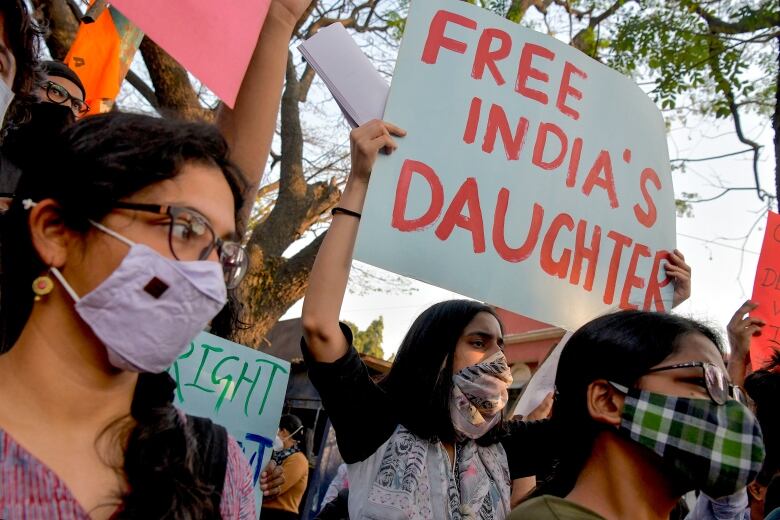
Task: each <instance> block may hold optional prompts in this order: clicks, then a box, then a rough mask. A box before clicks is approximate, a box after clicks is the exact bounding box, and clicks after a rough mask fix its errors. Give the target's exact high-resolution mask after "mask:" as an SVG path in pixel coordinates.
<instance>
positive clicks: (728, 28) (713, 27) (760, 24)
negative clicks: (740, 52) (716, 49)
mask: <svg viewBox="0 0 780 520" xmlns="http://www.w3.org/2000/svg"><path fill="white" fill-rule="evenodd" d="M694 10H695V12H696V14H698V15H699V16H701V17H702V18H703V19H704V21H705V22H707V26H708V27H709V30H710V31H711V32H712V33H713V34H743V33H752V32H756V31H760V30H763V29H769V28H771V27H776V26H780V13H777V14H776V15H775V17H774V18H771V17H768V18H766V19H762V20H760V21H759V20H758V19H757V18H755V17H751V16H750V15H745V16H744V17H743V18H742V19H740V20H738V21H736V22H727V21H725V20H721V19H720V18H718V17H717V16H715V15H714V14H712V13H710V12H709V11H707V10H706V9H704V8H703V7H702V6H701V5H700V4H694ZM751 14H752V13H751Z"/></svg>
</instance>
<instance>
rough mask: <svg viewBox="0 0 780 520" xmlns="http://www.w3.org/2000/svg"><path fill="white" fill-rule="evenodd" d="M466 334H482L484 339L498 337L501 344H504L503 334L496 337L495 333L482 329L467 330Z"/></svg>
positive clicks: (497, 339)
mask: <svg viewBox="0 0 780 520" xmlns="http://www.w3.org/2000/svg"><path fill="white" fill-rule="evenodd" d="M464 336H481V337H482V338H484V339H493V338H496V341H497V342H498V344H499V345H503V344H504V337H503V336H498V337H496V336H495V335H493V334H491V333H490V332H485V331H482V330H472V331H469V332H466V333H465V334H464Z"/></svg>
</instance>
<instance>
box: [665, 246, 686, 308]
mask: <svg viewBox="0 0 780 520" xmlns="http://www.w3.org/2000/svg"><path fill="white" fill-rule="evenodd" d="M664 269H665V270H666V275H667V276H668V277H669V278H671V279H672V285H673V286H674V298H673V300H672V307H677V306H678V305H680V304H681V303H682V302H684V301H685V300H687V299H688V298H690V296H691V266H689V265H688V264H686V263H685V257H684V256H683V254H682V253H681V252H680V251H678V250H677V249H675V250H674V251H672V252H671V253H670V254H669V258H668V263H667V264H666V265H664Z"/></svg>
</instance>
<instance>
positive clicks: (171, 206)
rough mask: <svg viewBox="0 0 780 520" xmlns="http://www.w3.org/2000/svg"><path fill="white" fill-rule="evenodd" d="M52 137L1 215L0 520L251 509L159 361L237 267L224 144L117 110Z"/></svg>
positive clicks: (211, 306)
mask: <svg viewBox="0 0 780 520" xmlns="http://www.w3.org/2000/svg"><path fill="white" fill-rule="evenodd" d="M49 146H50V147H49V149H48V150H47V154H46V155H45V156H44V157H41V159H40V161H39V162H38V163H37V167H36V168H35V169H30V170H26V171H25V173H24V175H23V176H22V178H21V181H20V184H19V187H18V189H17V196H16V198H15V199H14V202H13V205H12V206H11V209H10V210H9V212H8V213H7V214H6V215H4V216H3V218H2V242H3V248H2V266H3V269H2V284H1V286H0V298H2V305H1V306H0V339H1V343H0V353H2V355H0V396H2V397H1V398H0V518H28V519H37V518H41V519H44V518H66V519H86V518H92V519H100V518H155V519H157V518H193V519H205V518H255V506H254V495H253V485H252V478H251V474H250V470H249V466H248V464H247V462H246V461H245V460H244V458H243V455H242V453H241V450H240V448H239V447H238V445H237V443H236V441H235V440H233V439H232V438H229V437H227V435H226V434H225V432H224V430H223V429H220V428H215V427H214V426H212V425H210V424H209V423H205V424H204V422H203V420H197V419H195V418H191V417H189V416H185V415H184V414H182V413H181V412H179V411H178V410H177V409H176V408H174V406H173V404H172V400H173V391H174V387H175V385H174V383H173V380H172V378H171V377H170V376H169V375H168V374H167V372H166V370H167V368H168V367H169V366H170V365H171V363H172V362H173V361H174V360H175V359H176V357H178V356H179V355H180V354H181V353H182V352H183V350H184V349H185V348H186V347H187V345H188V344H189V341H190V340H191V339H192V338H193V337H194V336H195V335H196V334H197V333H198V332H199V331H200V330H202V329H203V328H204V327H205V326H206V325H207V324H208V323H209V321H210V320H211V319H212V318H213V317H214V316H215V315H216V314H217V312H219V311H220V309H221V308H222V307H223V305H224V304H225V301H226V298H227V289H228V288H231V287H234V286H235V285H236V284H237V283H238V282H239V281H240V280H241V278H242V277H243V275H244V273H245V272H246V267H247V259H246V254H245V252H244V250H243V249H242V248H241V247H240V245H239V244H238V243H237V239H238V238H239V237H240V235H241V229H240V227H239V225H238V224H237V211H238V209H239V208H240V207H241V205H242V203H243V197H244V193H245V188H246V181H245V180H244V178H243V177H242V175H241V174H240V172H239V170H238V169H237V168H236V167H235V166H234V165H233V163H232V162H231V161H230V160H229V159H228V147H227V144H226V142H225V140H224V139H223V138H222V136H221V135H220V134H219V132H218V130H217V129H216V128H215V127H213V126H211V125H207V124H201V123H184V122H180V121H172V120H166V119H160V118H153V117H149V116H142V115H130V114H122V113H111V114H104V115H99V116H94V117H91V118H87V119H85V120H82V121H80V122H78V123H76V124H75V125H73V126H71V127H70V128H68V129H67V130H66V131H65V132H64V133H63V134H62V136H61V139H60V140H58V141H54V142H51V143H50V144H49ZM220 446H221V449H222V450H226V451H222V452H221V453H217V454H216V456H215V457H216V458H214V456H212V454H211V453H212V452H214V451H218V450H219V449H220V448H219V447H220ZM220 456H221V458H222V460H223V461H224V466H222V473H221V474H220V473H219V471H218V470H215V469H214V468H215V467H219V464H216V465H215V464H213V463H212V461H213V460H217V459H219V458H220Z"/></svg>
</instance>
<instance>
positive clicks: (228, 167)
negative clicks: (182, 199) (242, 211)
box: [0, 112, 245, 519]
mask: <svg viewBox="0 0 780 520" xmlns="http://www.w3.org/2000/svg"><path fill="white" fill-rule="evenodd" d="M43 146H45V150H42V153H40V154H37V156H36V157H30V158H28V160H27V161H26V163H25V164H23V165H20V166H22V170H23V174H22V178H21V180H20V183H19V186H18V188H17V192H16V197H15V198H14V202H13V204H12V206H11V208H10V210H9V212H8V213H7V214H6V215H4V216H3V217H2V219H1V220H2V273H1V274H0V353H2V352H3V351H6V350H8V349H10V348H11V347H12V346H13V345H14V343H15V342H16V340H17V338H18V337H19V334H20V333H21V331H22V329H23V328H24V325H25V324H26V322H27V320H28V318H29V316H30V312H31V309H32V305H33V293H32V292H31V289H30V288H31V284H32V281H33V279H34V278H35V277H37V276H39V275H40V274H42V273H43V272H45V271H46V269H47V266H46V265H44V263H43V262H42V261H41V259H40V258H39V257H38V255H37V253H36V251H35V249H34V247H33V244H32V241H31V238H30V230H29V226H28V219H29V212H27V211H26V210H25V209H24V207H23V201H24V200H25V199H31V200H33V201H40V200H43V199H54V200H55V201H57V203H58V204H59V206H60V208H61V217H62V221H63V223H64V224H65V225H66V226H67V227H69V228H70V229H73V230H75V231H78V232H86V231H87V230H88V229H90V224H89V220H94V221H99V220H101V219H102V218H103V217H104V216H105V215H106V214H107V213H108V212H109V211H110V210H111V209H112V207H113V205H114V203H115V202H116V201H118V200H120V199H122V198H124V197H127V196H129V195H132V194H133V193H136V192H138V191H139V190H141V189H143V188H145V187H147V186H150V185H153V184H155V183H158V182H161V181H163V180H166V179H171V178H174V177H175V176H176V175H178V173H179V172H180V171H181V168H182V166H183V165H184V164H185V163H188V162H201V163H206V164H213V165H216V166H217V167H219V168H220V169H221V170H222V172H223V173H224V175H225V179H226V180H227V182H228V184H229V185H230V188H231V190H232V192H233V197H234V199H235V207H236V208H240V207H241V205H242V203H243V193H244V190H245V182H244V180H243V177H242V176H241V175H240V172H239V171H238V169H237V167H236V166H234V165H233V164H232V163H231V162H230V160H229V159H228V147H227V144H226V142H225V140H224V139H223V138H222V136H221V135H220V134H219V132H218V131H217V130H216V128H215V127H213V126H211V125H207V124H205V123H190V122H186V123H185V122H181V121H174V120H170V119H160V118H154V117H150V116H143V115H132V114H123V113H119V112H112V113H110V114H104V115H97V116H93V117H89V118H86V119H84V120H81V121H79V122H78V123H76V124H74V125H72V126H70V127H68V128H67V129H65V130H64V131H63V133H62V134H61V135H60V136H59V138H58V139H55V140H53V141H52V142H47V143H45V144H44V145H43ZM149 347H150V348H153V346H152V345H150V346H149ZM173 390H174V384H173V381H172V379H171V378H170V376H169V375H168V374H167V373H162V374H141V375H140V376H139V378H138V384H137V386H136V390H135V394H134V396H133V402H132V405H131V416H132V421H129V422H130V424H132V427H131V429H130V431H129V432H127V431H124V432H122V433H121V434H120V435H121V437H122V438H123V440H124V442H125V450H124V462H123V467H122V468H121V471H123V472H124V475H125V477H126V479H127V483H128V491H127V493H126V494H125V495H124V496H122V497H121V498H122V509H121V511H120V513H119V517H120V518H173V517H175V518H191V519H201V518H213V517H217V516H218V512H217V511H213V507H212V502H211V499H210V493H211V489H210V488H209V486H208V485H207V484H206V483H204V482H200V481H199V479H198V477H197V476H196V472H195V471H196V468H197V466H198V451H197V449H196V447H195V443H194V440H193V437H192V434H191V432H190V431H189V429H188V428H187V427H186V426H185V423H184V421H183V419H182V417H181V415H180V413H179V412H178V411H177V410H176V408H174V406H173V404H172V401H173ZM126 422H127V421H125V423H126ZM117 424H123V423H122V422H120V423H117ZM118 469H119V468H118Z"/></svg>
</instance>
